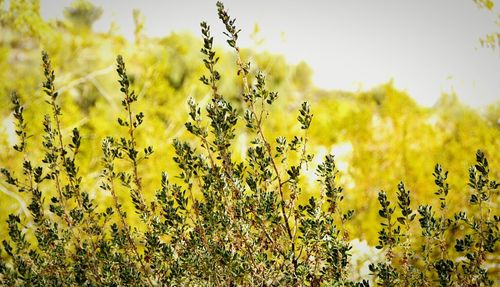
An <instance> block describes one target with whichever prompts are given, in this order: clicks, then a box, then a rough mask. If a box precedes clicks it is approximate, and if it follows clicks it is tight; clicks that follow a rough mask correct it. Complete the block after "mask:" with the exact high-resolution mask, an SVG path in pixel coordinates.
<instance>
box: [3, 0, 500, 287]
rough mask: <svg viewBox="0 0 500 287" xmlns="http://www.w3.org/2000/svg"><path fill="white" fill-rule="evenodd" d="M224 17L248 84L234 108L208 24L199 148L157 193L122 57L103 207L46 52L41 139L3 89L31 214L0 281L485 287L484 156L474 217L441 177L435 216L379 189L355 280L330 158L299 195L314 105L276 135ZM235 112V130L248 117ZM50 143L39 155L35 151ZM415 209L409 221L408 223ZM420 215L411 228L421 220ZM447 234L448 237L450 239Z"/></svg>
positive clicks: (489, 241) (179, 147)
mask: <svg viewBox="0 0 500 287" xmlns="http://www.w3.org/2000/svg"><path fill="white" fill-rule="evenodd" d="M217 11H218V15H219V18H220V19H221V20H222V22H223V24H224V25H225V28H226V32H225V35H226V36H227V43H228V44H229V46H230V47H231V48H233V49H234V50H235V54H236V59H237V62H236V68H237V69H236V71H237V74H238V76H240V77H241V80H242V95H241V96H242V98H243V102H244V103H245V105H246V106H245V108H244V111H243V112H240V111H238V110H237V109H235V108H234V107H233V105H232V104H231V102H229V101H227V100H226V98H225V97H224V96H223V95H221V94H220V92H219V90H218V81H219V80H220V78H221V76H222V75H221V74H220V73H219V72H218V71H217V70H216V64H217V62H218V60H219V58H218V57H217V55H216V53H215V52H214V50H213V38H212V36H211V33H210V26H209V25H207V24H206V23H205V22H202V23H201V29H202V36H203V43H204V45H203V47H202V49H201V52H202V53H203V55H204V60H203V61H204V64H205V66H206V68H207V74H206V75H205V76H203V77H201V79H200V80H201V82H202V83H203V84H205V85H206V86H207V87H208V88H209V89H210V90H211V94H212V97H211V101H210V103H208V104H207V105H206V107H205V108H204V109H202V107H200V105H198V104H197V103H196V102H195V101H194V99H192V98H191V99H189V100H188V106H189V121H188V122H187V123H186V124H185V127H186V129H187V130H188V131H189V132H190V133H191V134H192V135H193V136H194V138H195V140H193V141H192V142H185V141H181V140H174V142H173V146H174V149H175V153H176V154H175V156H174V157H173V160H174V162H175V163H176V164H177V165H178V167H179V173H178V174H177V179H176V182H177V183H171V182H170V181H169V178H168V176H167V173H162V174H161V181H160V184H159V188H158V190H157V191H156V193H155V196H154V198H153V199H152V200H149V199H147V198H146V196H145V194H150V193H151V191H145V190H143V184H142V179H141V174H144V173H146V172H148V171H146V170H143V169H141V162H143V161H144V160H147V159H148V158H149V157H150V156H151V155H152V154H153V148H152V147H149V146H147V147H141V146H140V145H139V143H138V141H137V139H136V131H137V129H139V128H140V127H141V126H142V125H143V124H145V122H144V120H145V115H144V114H143V113H142V112H140V111H136V109H135V105H134V104H135V103H136V102H137V101H138V100H139V98H138V95H137V94H136V93H135V92H134V91H133V90H132V88H131V83H130V80H129V77H128V75H127V71H126V67H125V63H124V61H123V59H122V57H121V56H118V57H117V69H116V70H117V73H118V76H119V83H120V87H121V89H120V90H121V92H122V94H123V98H122V102H121V105H122V107H123V114H122V115H120V117H118V119H117V123H118V125H119V126H121V127H122V136H118V137H116V135H115V136H108V137H106V138H104V139H103V140H102V146H101V148H102V159H101V162H102V171H101V183H100V189H101V192H103V193H106V194H108V195H110V196H111V198H112V201H111V205H110V206H107V205H105V204H102V203H101V204H98V203H97V202H96V200H95V199H94V198H92V196H91V194H93V191H92V192H90V191H91V190H89V187H86V186H85V184H84V182H82V176H81V175H80V174H79V168H78V161H77V158H78V152H79V148H80V145H81V142H82V137H81V136H80V132H79V130H78V129H76V128H75V129H73V130H72V133H71V135H70V136H69V137H67V136H66V135H65V134H64V133H63V131H62V127H61V120H60V119H61V117H62V116H63V114H62V112H63V111H62V109H61V107H60V105H59V103H58V102H59V94H58V92H57V90H56V88H55V86H54V79H55V76H54V71H53V69H52V66H51V62H50V59H49V57H48V55H47V54H46V53H42V62H43V70H44V75H45V82H44V83H43V89H44V92H45V94H46V98H47V103H48V105H49V106H50V107H51V112H52V113H51V115H46V116H45V117H44V121H43V123H42V128H43V134H44V135H43V140H42V142H41V145H38V146H37V144H38V143H36V142H34V141H33V140H31V139H30V136H29V135H28V134H27V132H26V128H27V121H26V119H25V118H24V115H23V105H22V103H21V102H20V100H19V97H18V96H17V95H16V93H13V94H12V105H13V116H14V118H15V121H16V127H17V128H16V134H17V136H18V139H19V140H18V143H17V144H16V145H15V146H14V149H15V150H16V151H17V152H19V154H20V156H21V157H23V160H24V161H23V164H22V167H20V169H21V175H20V176H17V175H15V173H14V172H13V171H10V170H7V169H2V170H1V172H2V174H3V175H4V177H5V181H6V182H7V183H8V184H10V185H12V186H15V187H16V188H17V189H18V191H19V192H21V193H26V194H29V195H30V198H31V202H30V204H29V206H28V210H29V212H30V216H28V217H26V218H22V217H21V216H19V215H14V214H11V215H10V216H9V218H8V221H7V223H8V227H9V232H8V234H9V239H6V240H3V242H2V244H3V253H2V260H1V262H0V282H1V283H2V284H3V285H6V286H69V285H71V286H73V285H74V286H129V285H130V286H185V285H186V286H368V285H369V283H370V281H371V282H372V284H373V283H374V284H376V285H379V286H432V285H437V284H439V286H458V285H460V286H492V285H493V284H494V281H493V280H492V279H491V278H490V277H489V276H488V270H487V267H488V266H489V265H488V263H489V262H492V261H493V260H495V259H494V258H492V256H495V254H498V250H497V247H496V242H497V241H498V239H499V232H498V221H499V217H498V215H496V214H493V213H494V212H496V211H497V209H495V207H496V206H495V204H496V202H497V199H498V186H499V184H498V183H496V182H495V181H494V180H492V179H490V169H489V166H488V161H487V159H486V157H485V155H484V154H483V153H482V152H481V151H478V152H477V154H476V162H477V163H476V164H475V165H473V166H472V167H471V168H470V169H469V182H468V186H469V187H470V190H471V193H470V195H469V196H470V200H469V203H470V208H469V209H468V213H466V212H465V211H464V212H459V213H457V214H454V215H451V214H448V212H447V207H448V206H447V204H448V203H447V195H448V192H449V191H450V188H449V186H448V184H447V182H446V180H447V176H448V173H447V172H446V171H444V170H443V168H442V167H441V166H440V165H436V167H435V170H434V173H433V175H434V182H435V184H436V187H437V191H436V192H435V194H436V195H437V199H438V202H439V207H438V208H437V211H434V210H433V206H432V205H420V206H418V208H416V209H414V208H413V207H412V204H411V197H410V191H409V190H408V189H407V188H406V186H405V185H404V184H403V183H400V184H399V185H398V186H397V192H396V202H397V203H396V204H394V203H391V200H390V197H391V196H390V194H387V193H386V192H384V191H381V192H380V193H379V196H378V200H379V203H380V210H379V215H380V217H381V229H380V231H379V237H378V240H379V244H378V245H377V248H379V249H382V250H383V252H384V253H383V254H384V256H383V258H381V261H380V262H374V263H373V264H371V265H370V266H369V270H370V271H371V273H372V276H370V277H369V278H365V280H363V281H361V282H355V281H353V280H351V279H350V278H351V276H350V275H351V274H350V254H351V248H352V246H351V244H350V235H349V221H350V220H351V219H352V218H353V216H355V215H356V214H355V211H354V210H349V209H347V208H346V207H345V206H343V205H342V201H343V198H344V190H343V188H342V187H341V186H339V185H338V184H337V178H338V171H337V169H336V166H335V161H334V156H333V155H327V156H325V158H324V161H323V162H322V163H321V164H319V165H318V166H317V167H316V174H317V176H318V181H319V183H320V185H321V190H319V192H317V194H318V195H317V196H312V197H310V198H306V200H305V201H302V200H299V199H303V198H304V196H305V195H304V194H305V192H304V191H303V190H302V188H301V185H300V184H299V182H300V180H301V173H303V171H304V169H306V168H313V167H311V166H310V165H312V163H311V162H312V159H313V155H311V154H310V153H309V152H308V146H307V144H308V137H307V131H308V129H309V127H310V125H311V123H312V120H313V115H312V113H311V111H310V107H309V104H308V103H307V102H304V103H302V105H301V106H300V110H299V111H298V116H297V120H298V124H299V126H300V128H301V130H302V131H303V133H302V134H299V135H296V136H294V137H292V138H285V137H277V138H276V139H269V138H268V136H267V135H266V122H267V120H268V119H269V118H270V117H272V115H271V114H270V113H269V107H270V106H271V105H273V102H274V101H275V100H276V98H277V97H278V94H277V93H275V92H272V91H269V90H267V89H266V81H265V75H264V74H263V73H257V74H256V75H251V74H250V63H246V62H244V60H243V59H242V56H241V55H240V51H239V48H238V45H237V40H238V33H239V30H238V29H237V28H236V26H235V20H234V19H233V18H230V16H229V15H228V14H227V12H226V10H225V9H224V6H223V4H222V3H220V2H219V3H217ZM242 118H243V124H241V121H242ZM242 129H245V130H246V131H247V132H248V133H250V134H251V135H252V137H253V138H252V139H251V140H250V142H249V147H248V149H247V150H246V158H245V159H244V161H242V162H238V161H236V160H234V157H233V156H232V154H233V153H234V148H233V140H234V138H235V136H236V135H237V134H238V133H239V132H241V131H242ZM30 148H35V149H43V150H44V157H43V159H42V160H41V162H38V161H36V160H35V159H31V158H30V153H29V149H30ZM125 191H128V193H129V195H130V201H131V202H132V204H133V207H134V210H135V212H136V213H137V215H138V218H139V219H140V224H133V223H132V222H131V219H130V216H129V215H128V214H127V213H126V211H125V209H124V208H123V206H122V205H123V204H128V203H125V202H123V198H124V197H123V196H122V194H121V193H123V192H125ZM415 219H417V220H415ZM417 221H418V223H417ZM449 242H455V243H456V244H455V246H449V244H448V243H449Z"/></svg>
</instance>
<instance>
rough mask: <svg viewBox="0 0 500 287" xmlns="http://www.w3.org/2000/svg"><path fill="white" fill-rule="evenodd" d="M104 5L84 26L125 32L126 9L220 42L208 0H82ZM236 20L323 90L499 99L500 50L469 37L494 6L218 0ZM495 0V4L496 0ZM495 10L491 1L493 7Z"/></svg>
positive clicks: (151, 28) (453, 0) (45, 11)
mask: <svg viewBox="0 0 500 287" xmlns="http://www.w3.org/2000/svg"><path fill="white" fill-rule="evenodd" d="M71 2H72V1H71V0H41V9H42V15H43V16H44V17H45V18H47V19H50V18H54V17H62V7H64V6H68V5H69V4H70V3H71ZM91 2H93V3H95V4H96V5H98V6H101V7H102V8H103V9H104V14H103V17H102V18H101V20H99V21H98V22H96V24H95V26H94V29H95V30H98V31H107V30H108V29H109V27H110V24H111V22H115V23H116V24H117V25H118V26H119V27H120V32H121V33H122V34H123V35H125V36H126V37H127V38H129V39H132V37H133V36H132V35H133V29H134V24H133V20H132V9H134V8H137V9H139V10H141V11H142V13H143V14H144V15H145V19H146V22H145V26H146V27H145V30H146V33H147V34H148V35H151V36H164V35H167V34H169V33H170V32H171V31H190V32H192V33H195V34H196V35H199V34H200V33H199V22H200V21H202V20H205V21H207V22H208V23H209V24H210V25H211V26H212V27H213V28H214V29H213V30H214V31H213V34H214V37H215V39H216V40H215V41H216V42H217V43H219V44H221V45H222V44H224V40H225V38H224V36H223V35H222V33H221V32H222V24H221V23H220V21H219V20H218V18H217V13H216V8H215V2H216V1H212V0H210V1H209V0H177V1H172V0H163V1H161V0H142V1H133V0H107V1H105V0H92V1H91ZM224 3H225V6H226V8H228V9H229V14H230V15H231V16H232V17H236V18H237V21H236V24H237V26H238V27H239V28H241V29H242V32H241V34H240V38H241V39H240V46H243V47H256V44H255V42H254V41H253V40H252V39H251V37H250V34H251V33H252V31H253V27H254V24H255V23H258V24H259V25H260V28H261V32H260V37H263V38H264V39H265V41H264V43H263V44H261V45H260V46H259V47H258V48H259V49H266V50H270V51H272V52H277V53H282V54H284V55H285V56H286V57H287V59H288V60H289V61H290V62H292V63H297V62H299V61H301V60H304V61H306V62H307V63H308V64H309V65H310V66H311V67H312V68H313V70H314V82H315V84H316V85H317V86H319V87H322V88H327V89H341V90H350V91H356V90H359V89H363V90H364V89H369V88H371V87H373V86H376V85H379V84H381V83H385V82H387V81H389V80H393V81H394V84H395V86H396V87H397V88H399V89H403V90H406V91H407V92H408V93H409V94H410V95H411V96H412V97H414V98H415V99H416V100H417V102H418V103H420V104H422V105H425V106H431V105H433V104H434V103H435V101H436V100H437V99H438V98H439V96H440V95H441V93H442V92H451V91H455V92H456V93H457V94H458V96H459V97H460V99H461V100H462V101H463V102H465V103H467V104H469V105H470V106H473V107H483V106H485V105H486V104H488V103H492V102H496V101H499V100H500V51H499V50H496V51H494V50H491V49H487V48H481V47H480V44H479V38H480V37H482V36H484V35H485V34H486V33H489V32H492V31H498V30H500V25H497V26H495V17H494V13H491V12H488V11H486V10H481V9H479V8H477V7H476V5H475V4H474V3H473V1H472V0H413V1H410V0H377V1H374V0H344V1H341V0H309V1H294V0H282V1H278V0H245V1H243V0H226V1H224ZM499 5H500V3H499ZM495 10H496V11H495V13H499V8H498V7H495Z"/></svg>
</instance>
